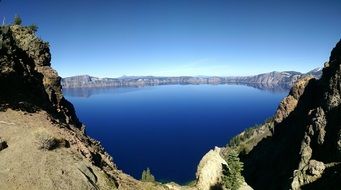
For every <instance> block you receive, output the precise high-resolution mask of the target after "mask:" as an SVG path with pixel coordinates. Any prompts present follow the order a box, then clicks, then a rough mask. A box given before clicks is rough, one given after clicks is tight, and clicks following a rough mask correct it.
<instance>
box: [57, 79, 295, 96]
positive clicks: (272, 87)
mask: <svg viewBox="0 0 341 190" xmlns="http://www.w3.org/2000/svg"><path fill="white" fill-rule="evenodd" d="M183 85H186V84H183ZM192 85H193V84H192ZM197 85H200V84H197ZM212 85H213V84H212ZM215 85H242V86H248V87H252V88H255V89H259V90H263V91H268V92H271V93H286V92H289V90H290V88H291V86H290V85H289V84H266V83H228V84H215ZM145 87H146V86H137V87H95V88H63V93H64V95H65V96H69V97H81V98H89V97H90V96H93V95H96V94H108V93H111V94H122V93H129V92H134V91H137V90H139V89H141V88H145ZM152 87H153V86H148V88H145V90H147V89H150V88H152Z"/></svg>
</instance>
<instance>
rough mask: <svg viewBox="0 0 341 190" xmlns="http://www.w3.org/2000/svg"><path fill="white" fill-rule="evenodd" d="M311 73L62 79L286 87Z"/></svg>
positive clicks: (68, 83)
mask: <svg viewBox="0 0 341 190" xmlns="http://www.w3.org/2000/svg"><path fill="white" fill-rule="evenodd" d="M305 75H312V76H313V77H315V78H319V77H320V76H321V69H320V68H316V69H314V70H312V71H309V72H308V73H304V74H303V73H300V72H295V71H284V72H276V71H274V72H270V73H264V74H259V75H255V76H244V77H216V76H211V77H210V76H195V77H191V76H179V77H154V76H122V77H119V78H97V77H92V76H89V75H80V76H73V77H67V78H63V79H62V86H63V87H64V88H83V87H87V88H88V87H136V86H155V85H167V84H231V83H233V84H236V83H238V84H239V83H242V84H263V85H271V86H273V85H277V84H280V85H286V86H288V87H290V86H292V84H293V83H294V82H295V81H296V80H297V79H298V78H300V77H302V76H305Z"/></svg>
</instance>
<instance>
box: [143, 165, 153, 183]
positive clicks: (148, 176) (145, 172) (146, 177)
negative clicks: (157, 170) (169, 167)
mask: <svg viewBox="0 0 341 190" xmlns="http://www.w3.org/2000/svg"><path fill="white" fill-rule="evenodd" d="M141 181H145V182H154V181H155V177H154V176H153V174H152V173H151V172H150V169H149V168H147V169H146V170H143V171H142V176H141Z"/></svg>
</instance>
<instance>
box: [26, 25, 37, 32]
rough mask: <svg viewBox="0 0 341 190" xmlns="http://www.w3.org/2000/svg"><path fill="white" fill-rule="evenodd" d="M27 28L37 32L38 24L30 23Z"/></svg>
mask: <svg viewBox="0 0 341 190" xmlns="http://www.w3.org/2000/svg"><path fill="white" fill-rule="evenodd" d="M28 28H29V29H31V30H32V31H33V32H37V31H38V26H37V25H35V24H31V25H30V26H28Z"/></svg>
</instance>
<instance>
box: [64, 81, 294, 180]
mask: <svg viewBox="0 0 341 190" xmlns="http://www.w3.org/2000/svg"><path fill="white" fill-rule="evenodd" d="M264 89H266V88H264V87H262V88H254V87H250V86H243V85H164V86H148V87H142V88H70V89H63V92H64V95H65V96H66V98H67V99H68V100H69V101H71V102H72V103H73V105H74V106H75V109H76V113H77V115H78V117H79V118H80V120H81V121H82V122H83V123H84V124H85V125H86V132H87V134H88V135H89V136H91V137H92V138H94V139H96V140H99V141H100V142H101V144H102V145H103V146H104V148H105V149H106V151H108V152H109V153H110V154H111V156H112V157H113V159H114V162H115V163H116V164H117V166H118V168H119V169H121V170H123V171H124V172H126V173H128V174H130V175H132V176H134V177H135V178H137V179H140V178H141V173H142V171H143V170H144V169H146V168H147V167H148V168H150V169H151V172H152V174H153V175H154V176H155V177H156V179H157V180H159V181H174V182H177V183H180V184H184V183H187V182H189V181H191V180H194V179H195V172H196V169H197V165H198V164H199V161H200V159H201V158H202V157H203V155H204V154H205V153H207V152H208V151H209V150H210V149H212V148H214V147H215V146H225V145H226V144H227V143H228V142H229V140H230V138H231V137H233V136H235V135H237V134H238V133H240V132H241V131H243V130H244V129H245V128H248V127H252V126H254V125H255V124H261V123H262V122H264V121H265V120H266V119H267V118H269V117H270V116H272V115H273V114H274V112H275V110H276V108H277V106H278V104H279V102H280V101H281V100H282V98H283V97H285V96H286V95H287V93H288V90H285V89H282V88H279V89H280V90H276V88H271V89H270V90H264Z"/></svg>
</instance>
